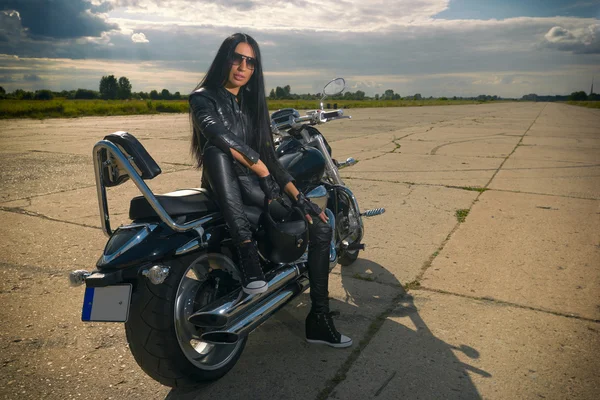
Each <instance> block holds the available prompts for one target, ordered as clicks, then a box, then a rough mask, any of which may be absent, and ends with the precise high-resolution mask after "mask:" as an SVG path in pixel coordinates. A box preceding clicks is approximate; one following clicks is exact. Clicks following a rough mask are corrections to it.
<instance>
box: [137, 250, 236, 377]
mask: <svg viewBox="0 0 600 400" xmlns="http://www.w3.org/2000/svg"><path fill="white" fill-rule="evenodd" d="M169 266H170V272H169V276H168V277H167V279H166V281H165V282H164V283H162V284H159V285H153V284H152V283H150V281H148V280H147V279H141V280H140V282H139V285H138V287H137V290H136V291H135V293H134V295H133V298H132V302H131V308H130V314H129V320H128V321H127V322H126V323H125V329H126V334H127V341H128V342H129V347H130V349H131V352H132V354H133V356H134V358H135V360H136V361H137V363H138V364H139V366H140V367H141V368H142V369H143V370H144V372H146V373H147V374H148V375H149V376H150V377H152V378H153V379H155V380H156V381H158V382H160V383H162V384H163V385H167V386H171V387H185V386H196V385H198V384H200V383H202V382H207V381H213V380H216V379H219V378H221V377H222V376H223V375H225V374H226V373H227V372H228V371H229V370H230V369H231V368H233V366H234V365H235V363H236V362H237V360H238V359H239V357H240V356H241V354H242V351H243V350H244V346H245V345H246V340H247V337H244V338H242V339H240V340H239V341H238V342H237V343H235V344H211V343H207V342H204V341H202V340H201V335H202V333H204V331H203V329H202V328H199V327H196V326H195V325H192V324H190V323H189V322H188V317H189V316H190V315H192V314H193V313H194V312H195V311H197V310H198V309H200V308H202V307H204V306H206V305H207V304H210V303H211V302H213V301H215V300H216V299H218V298H219V297H222V296H224V295H226V294H227V293H229V292H231V290H234V289H235V288H237V287H239V277H238V275H237V270H236V269H235V266H234V265H233V263H232V261H231V260H230V259H229V258H227V257H225V256H223V255H221V254H202V255H199V256H198V255H195V256H190V257H185V258H182V259H178V260H174V261H171V262H169Z"/></svg>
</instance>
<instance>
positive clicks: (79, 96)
mask: <svg viewBox="0 0 600 400" xmlns="http://www.w3.org/2000/svg"><path fill="white" fill-rule="evenodd" d="M268 97H269V100H319V99H320V98H321V97H322V96H321V93H315V94H311V93H305V94H296V93H292V88H291V87H290V85H286V86H283V87H281V86H277V87H276V88H274V89H271V91H270V93H269V96H268ZM54 98H64V99H69V100H71V99H73V100H94V99H103V100H128V99H134V100H185V99H187V95H181V93H179V92H175V93H171V92H170V91H169V90H167V89H162V90H161V91H160V92H159V91H157V90H151V91H150V92H143V91H140V92H133V91H132V84H131V81H130V80H129V79H128V78H127V77H125V76H122V77H120V78H119V79H117V78H116V77H115V76H114V75H107V76H103V77H102V78H101V79H100V84H99V88H98V90H97V91H96V90H90V89H77V90H62V91H60V92H55V91H51V90H47V89H42V90H36V91H34V92H31V91H25V90H23V89H17V90H15V91H14V92H12V93H7V92H6V91H5V90H4V88H2V87H1V86H0V99H12V100H52V99H54ZM328 99H329V100H359V101H360V100H375V101H379V100H382V101H383V100H425V99H430V100H432V99H435V98H434V97H433V96H429V97H427V98H426V97H424V96H422V95H421V94H420V93H415V94H413V95H408V96H401V95H400V94H399V93H395V92H394V90H393V89H387V90H385V91H384V92H383V93H381V94H375V95H374V96H372V97H371V96H367V95H366V94H365V92H363V91H362V90H357V91H356V92H351V91H346V92H344V93H341V94H338V95H336V96H329V97H328ZM437 99H439V100H477V101H494V100H501V99H502V98H501V97H499V96H495V95H494V96H490V95H485V94H481V95H478V96H473V97H457V96H453V97H452V98H450V99H449V98H447V97H439V98H437ZM521 100H525V101H597V100H600V95H598V94H596V93H591V94H589V95H588V94H586V93H585V92H583V91H578V92H573V93H571V94H570V95H564V96H539V95H537V94H535V93H531V94H527V95H524V96H523V97H522V98H521Z"/></svg>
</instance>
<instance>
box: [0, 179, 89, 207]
mask: <svg viewBox="0 0 600 400" xmlns="http://www.w3.org/2000/svg"><path fill="white" fill-rule="evenodd" d="M91 187H96V184H93V185H84V186H79V187H76V188H71V189H63V190H57V191H56V192H48V193H41V194H34V195H30V196H25V197H19V198H16V199H9V200H5V201H2V202H0V204H2V203H11V202H13V201H19V200H28V201H31V199H35V198H36V197H44V196H50V195H53V194H58V193H67V192H74V191H76V190H80V189H88V188H91Z"/></svg>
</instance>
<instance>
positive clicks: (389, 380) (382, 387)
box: [375, 371, 397, 397]
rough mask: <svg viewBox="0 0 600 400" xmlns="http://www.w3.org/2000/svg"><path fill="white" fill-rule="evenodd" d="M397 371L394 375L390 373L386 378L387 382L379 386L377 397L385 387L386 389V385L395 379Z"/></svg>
mask: <svg viewBox="0 0 600 400" xmlns="http://www.w3.org/2000/svg"><path fill="white" fill-rule="evenodd" d="M396 373H397V371H394V372H392V375H390V377H389V378H387V379H386V380H385V382H383V385H381V386H380V387H379V389H377V391H376V392H375V397H377V396H379V395H380V394H381V392H382V391H383V389H385V387H386V386H387V385H388V383H390V382H391V381H392V379H394V377H395V376H396Z"/></svg>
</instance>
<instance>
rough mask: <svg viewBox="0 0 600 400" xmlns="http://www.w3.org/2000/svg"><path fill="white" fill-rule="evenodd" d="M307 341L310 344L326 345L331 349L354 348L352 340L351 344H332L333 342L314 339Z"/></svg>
mask: <svg viewBox="0 0 600 400" xmlns="http://www.w3.org/2000/svg"><path fill="white" fill-rule="evenodd" d="M306 341H307V342H308V343H312V344H325V345H327V346H329V347H335V348H336V349H343V348H345V347H350V346H352V339H350V341H349V342H344V343H331V342H326V341H325V340H313V339H306Z"/></svg>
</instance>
